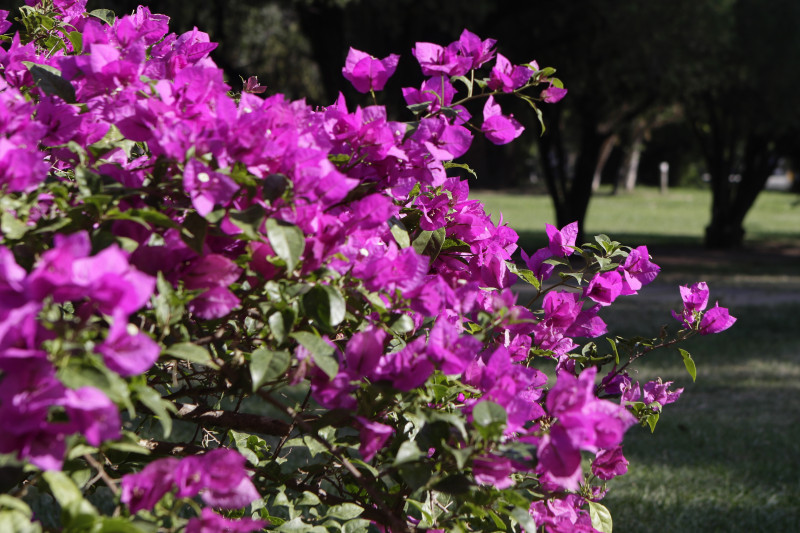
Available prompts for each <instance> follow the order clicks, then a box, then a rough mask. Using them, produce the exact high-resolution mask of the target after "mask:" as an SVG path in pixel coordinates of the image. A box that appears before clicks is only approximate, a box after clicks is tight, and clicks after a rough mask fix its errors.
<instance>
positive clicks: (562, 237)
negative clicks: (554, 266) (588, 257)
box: [544, 222, 578, 257]
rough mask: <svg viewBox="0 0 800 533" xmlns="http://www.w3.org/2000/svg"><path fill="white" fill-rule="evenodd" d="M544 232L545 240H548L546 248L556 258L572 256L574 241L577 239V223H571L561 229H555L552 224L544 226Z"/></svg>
mask: <svg viewBox="0 0 800 533" xmlns="http://www.w3.org/2000/svg"><path fill="white" fill-rule="evenodd" d="M544 228H545V232H547V238H548V239H549V240H550V243H549V244H548V248H549V249H550V251H551V252H552V253H553V255H554V256H556V257H565V256H568V255H572V253H573V252H574V251H575V250H573V247H574V246H575V240H576V239H577V238H578V223H577V222H571V223H569V224H567V225H566V226H564V227H563V228H561V229H558V228H556V227H555V226H553V225H552V224H545V226H544Z"/></svg>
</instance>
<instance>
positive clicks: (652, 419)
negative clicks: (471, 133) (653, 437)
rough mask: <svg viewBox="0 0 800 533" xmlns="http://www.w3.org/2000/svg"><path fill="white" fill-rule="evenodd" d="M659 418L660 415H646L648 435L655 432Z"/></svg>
mask: <svg viewBox="0 0 800 533" xmlns="http://www.w3.org/2000/svg"><path fill="white" fill-rule="evenodd" d="M660 416H661V413H653V414H651V415H648V417H647V425H648V426H650V433H655V431H656V424H657V423H658V418H659V417H660Z"/></svg>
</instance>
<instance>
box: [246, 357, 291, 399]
mask: <svg viewBox="0 0 800 533" xmlns="http://www.w3.org/2000/svg"><path fill="white" fill-rule="evenodd" d="M290 363H291V356H290V355H289V352H286V351H272V350H267V349H266V348H259V349H258V350H256V351H254V352H253V353H252V354H250V378H251V379H252V380H253V392H255V391H257V390H258V389H259V388H260V387H261V385H263V384H264V383H266V382H268V381H274V380H276V379H278V378H280V377H281V376H283V374H284V373H286V370H287V369H288V368H289V364H290Z"/></svg>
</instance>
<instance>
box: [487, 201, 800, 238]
mask: <svg viewBox="0 0 800 533" xmlns="http://www.w3.org/2000/svg"><path fill="white" fill-rule="evenodd" d="M609 192H610V190H609V189H601V190H600V191H598V193H597V194H595V196H594V197H593V198H592V200H591V202H590V204H589V211H588V213H587V218H586V227H585V228H584V229H585V232H586V234H587V235H596V234H598V233H605V234H607V235H609V236H611V237H613V238H614V239H616V240H618V241H620V242H623V243H628V242H630V243H632V244H633V243H636V244H646V245H648V246H651V245H681V246H693V247H697V248H699V247H700V246H701V245H702V239H703V233H704V231H705V227H706V225H707V224H708V221H709V217H710V212H711V211H710V210H711V193H710V191H708V190H701V189H671V190H670V191H669V192H668V193H667V194H665V195H662V194H660V193H659V191H658V189H656V188H650V187H640V188H638V189H637V190H636V191H635V192H634V193H632V194H620V195H617V196H612V195H611V194H609ZM471 196H472V198H475V199H477V200H481V201H482V202H483V203H484V205H485V206H486V210H487V211H488V212H489V213H492V214H493V216H494V220H495V221H497V220H498V215H499V214H500V213H502V215H503V220H504V221H505V222H507V223H508V225H509V226H511V227H512V228H514V229H515V230H516V231H517V233H519V234H520V244H521V245H522V246H523V247H524V248H525V249H526V250H527V249H528V248H532V249H536V248H540V247H541V246H543V245H544V244H545V242H546V239H545V238H544V225H545V223H550V224H553V223H554V221H555V215H554V211H553V205H552V201H551V200H550V197H549V196H547V195H530V194H518V193H497V192H489V191H474V192H473V193H472V194H471ZM797 202H798V197H797V195H793V194H788V193H783V192H775V191H764V192H762V193H761V194H760V195H759V197H758V199H757V200H756V205H755V206H753V208H752V209H751V210H750V212H749V213H748V215H747V218H745V232H746V234H745V240H746V244H747V243H753V242H760V241H763V240H765V239H769V240H771V241H787V240H789V241H791V240H796V239H798V238H800V205H798V204H797Z"/></svg>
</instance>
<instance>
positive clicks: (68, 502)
mask: <svg viewBox="0 0 800 533" xmlns="http://www.w3.org/2000/svg"><path fill="white" fill-rule="evenodd" d="M42 477H43V478H44V480H45V481H46V482H47V485H48V486H49V487H50V492H51V493H52V494H53V497H54V498H55V499H56V501H57V502H58V503H59V505H61V508H62V509H64V511H65V512H66V513H67V514H68V515H70V516H77V515H79V514H85V515H92V516H97V509H95V508H94V507H93V506H92V504H90V503H89V502H88V501H86V500H84V499H83V494H81V491H80V489H79V488H78V486H77V485H75V483H74V482H73V481H72V480H71V479H70V478H69V476H67V474H65V473H64V472H61V471H58V470H48V471H46V472H43V473H42Z"/></svg>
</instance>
